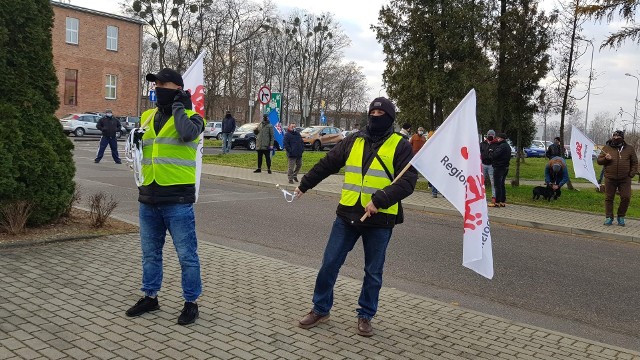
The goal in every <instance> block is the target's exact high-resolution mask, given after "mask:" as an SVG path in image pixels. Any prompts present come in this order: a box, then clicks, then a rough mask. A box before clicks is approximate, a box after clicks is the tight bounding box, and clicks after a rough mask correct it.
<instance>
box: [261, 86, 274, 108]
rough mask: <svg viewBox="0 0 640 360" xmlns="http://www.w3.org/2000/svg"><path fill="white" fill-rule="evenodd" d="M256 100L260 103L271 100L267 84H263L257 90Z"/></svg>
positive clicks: (266, 102)
mask: <svg viewBox="0 0 640 360" xmlns="http://www.w3.org/2000/svg"><path fill="white" fill-rule="evenodd" d="M258 101H259V102H260V104H262V105H267V104H268V103H269V101H271V89H269V87H268V86H267V85H263V86H262V87H261V88H260V90H258Z"/></svg>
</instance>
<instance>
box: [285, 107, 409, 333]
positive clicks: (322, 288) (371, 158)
mask: <svg viewBox="0 0 640 360" xmlns="http://www.w3.org/2000/svg"><path fill="white" fill-rule="evenodd" d="M395 117H396V110H395V105H394V104H393V103H392V102H391V101H389V100H388V99H386V98H384V97H379V98H376V99H374V100H373V101H372V102H371V104H370V105H369V121H368V124H367V126H366V128H365V129H364V130H362V131H359V132H357V133H356V134H355V135H351V136H348V137H346V138H345V139H344V140H342V141H341V142H339V143H338V144H337V145H336V146H335V147H334V148H333V149H331V151H329V153H328V154H327V155H326V156H325V157H324V158H323V159H322V160H320V161H319V162H318V163H317V164H316V165H315V166H314V167H313V168H312V169H311V170H310V171H309V172H308V173H307V174H306V175H305V176H304V177H303V178H302V179H301V180H300V186H299V187H298V188H296V189H295V195H296V196H297V197H300V196H301V195H302V194H303V193H305V192H306V191H307V190H309V189H311V188H313V187H314V186H316V185H317V184H318V183H320V182H321V181H322V180H323V179H325V178H326V177H328V176H329V175H331V174H335V173H337V172H338V171H339V170H340V169H341V168H342V167H344V168H345V175H344V184H343V185H342V196H341V198H340V204H339V205H338V209H337V211H336V213H337V217H336V219H335V221H334V222H333V228H332V229H331V234H330V235H329V240H328V242H327V246H326V248H325V252H324V257H323V259H322V266H321V268H320V271H319V272H318V276H317V278H316V285H315V289H314V292H313V308H312V309H311V311H309V313H308V314H307V315H305V316H304V317H303V318H302V319H300V320H299V326H300V327H301V328H304V329H309V328H312V327H314V326H316V325H317V324H318V323H320V322H324V321H327V320H328V319H329V311H330V310H331V307H332V305H333V287H334V285H335V282H336V279H337V277H338V272H339V271H340V267H341V266H342V264H343V263H344V261H345V259H346V257H347V254H348V253H349V251H351V249H353V246H354V245H355V243H356V241H357V240H358V238H360V237H362V246H363V247H364V263H365V265H364V272H365V277H364V281H363V284H362V290H361V292H360V298H359V300H358V304H359V305H360V308H358V309H357V313H358V314H357V317H358V330H357V333H358V334H359V335H361V336H372V335H373V326H372V325H371V319H372V318H373V317H374V315H375V314H376V311H377V309H378V297H379V293H380V288H381V287H382V269H383V266H384V259H385V253H386V250H387V245H388V244H389V240H390V239H391V233H392V230H393V227H394V225H396V224H400V223H401V222H402V221H403V214H402V205H401V204H400V200H402V199H404V198H406V197H407V196H409V195H411V193H413V190H414V188H415V186H416V180H417V179H418V174H417V172H416V170H415V169H413V168H412V167H407V165H408V164H409V161H410V160H411V157H412V156H413V151H412V149H411V144H409V141H407V140H405V139H404V138H403V137H402V135H400V134H398V133H395V132H394V131H393V128H394V122H395ZM405 168H408V170H407V171H406V172H404V173H403V174H402V175H400V174H401V172H402V170H403V169H405ZM399 175H400V177H399V178H398V179H397V180H395V181H394V179H395V178H396V177H397V176H399ZM363 214H365V216H363ZM361 219H362V220H361Z"/></svg>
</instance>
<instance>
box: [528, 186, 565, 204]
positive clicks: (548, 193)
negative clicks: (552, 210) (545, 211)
mask: <svg viewBox="0 0 640 360" xmlns="http://www.w3.org/2000/svg"><path fill="white" fill-rule="evenodd" d="M560 194H561V193H560V189H558V190H553V188H552V187H551V185H547V186H536V187H534V188H533V200H539V199H540V197H541V196H542V198H543V199H544V200H547V201H551V198H553V200H558V198H559V197H560Z"/></svg>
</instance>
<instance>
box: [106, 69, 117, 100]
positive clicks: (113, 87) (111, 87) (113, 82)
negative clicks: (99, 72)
mask: <svg viewBox="0 0 640 360" xmlns="http://www.w3.org/2000/svg"><path fill="white" fill-rule="evenodd" d="M104 88H105V93H104V98H105V99H109V100H115V99H117V95H118V93H117V90H118V76H117V75H113V74H107V76H106V77H105V85H104ZM112 92H113V93H112ZM110 95H113V96H110Z"/></svg>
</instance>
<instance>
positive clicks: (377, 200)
mask: <svg viewBox="0 0 640 360" xmlns="http://www.w3.org/2000/svg"><path fill="white" fill-rule="evenodd" d="M391 134H393V129H390V130H389V131H388V132H387V134H385V135H384V136H383V137H382V138H381V139H379V140H378V141H376V142H375V143H373V142H372V139H371V137H370V136H369V134H368V131H367V130H362V131H360V132H357V133H354V134H351V135H349V136H347V137H346V138H345V139H344V140H342V141H341V142H339V143H338V144H337V145H336V146H334V147H333V148H332V149H331V150H330V151H329V152H328V153H327V155H326V156H325V157H324V158H322V159H321V160H320V161H319V162H318V163H317V164H316V165H315V166H314V167H313V168H312V169H311V170H310V171H309V172H308V173H307V174H305V175H304V177H303V178H302V179H301V181H300V186H299V187H298V188H299V189H300V191H302V192H303V193H304V192H306V191H307V190H309V189H312V188H313V187H315V186H316V185H318V184H319V183H320V182H321V181H322V180H324V179H325V178H327V177H328V176H329V175H332V174H335V173H337V172H338V171H340V169H341V168H342V167H344V166H345V164H346V162H347V158H349V154H350V153H351V148H352V147H353V144H354V142H355V140H356V139H357V138H364V139H365V145H364V148H365V150H364V154H363V157H362V162H363V164H362V171H363V173H366V172H367V170H368V169H369V166H370V165H371V162H372V161H373V159H374V158H375V152H376V151H377V150H378V149H379V147H380V146H382V144H383V143H384V141H385V140H386V139H387V138H388V137H389V136H391ZM412 157H413V151H412V149H411V144H409V142H408V141H407V140H404V139H403V140H401V141H400V142H399V143H398V146H397V147H396V152H395V155H394V158H393V174H394V175H397V174H399V173H400V171H402V169H404V168H405V166H406V165H407V164H408V163H409V161H410V160H411V158H412ZM389 170H390V171H391V169H389ZM417 180H418V173H417V171H416V170H415V169H414V168H413V167H410V168H409V170H407V171H406V172H405V173H404V175H402V177H401V178H400V179H398V181H396V182H395V183H394V184H392V185H389V186H387V187H385V188H384V189H382V190H378V191H376V193H375V194H373V196H372V197H371V200H372V201H373V204H374V205H375V206H376V207H377V208H379V209H381V208H382V209H384V208H388V207H390V206H391V205H393V204H396V203H399V202H400V200H402V199H404V198H406V197H407V196H409V195H411V194H412V193H413V190H414V189H415V187H416V181H417ZM398 205H399V210H398V215H390V214H385V213H381V212H378V213H377V214H375V215H372V216H371V217H370V218H368V219H367V220H365V221H364V222H360V218H361V217H362V215H364V207H363V206H362V204H361V203H360V200H358V202H357V203H356V204H355V205H353V206H345V205H341V204H338V209H337V210H336V214H337V215H338V216H340V217H341V218H343V219H344V220H345V221H347V222H349V223H350V224H353V225H361V226H369V227H393V226H394V225H396V224H400V223H402V222H403V213H402V204H401V203H400V204H398Z"/></svg>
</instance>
